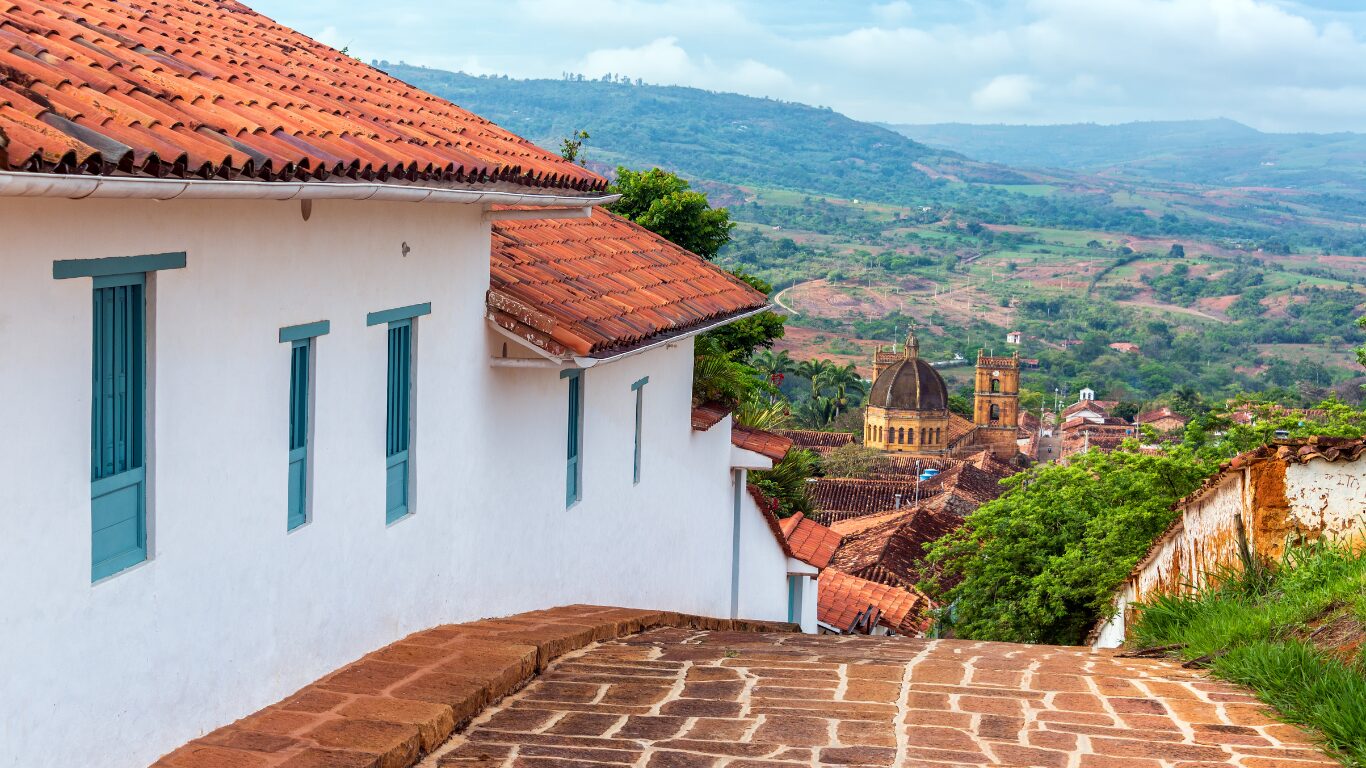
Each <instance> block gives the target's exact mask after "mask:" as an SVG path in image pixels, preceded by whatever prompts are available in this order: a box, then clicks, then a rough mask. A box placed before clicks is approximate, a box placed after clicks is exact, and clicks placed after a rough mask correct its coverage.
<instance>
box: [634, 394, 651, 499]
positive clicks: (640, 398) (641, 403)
mask: <svg viewBox="0 0 1366 768" xmlns="http://www.w3.org/2000/svg"><path fill="white" fill-rule="evenodd" d="M649 383H650V377H649V376H646V377H645V378H643V379H641V380H640V381H637V382H636V383H634V384H632V385H631V389H632V390H633V391H634V392H635V393H636V452H635V462H634V470H633V474H632V476H631V477H632V482H634V483H636V484H639V483H640V427H641V420H642V419H643V418H644V416H645V385H646V384H649Z"/></svg>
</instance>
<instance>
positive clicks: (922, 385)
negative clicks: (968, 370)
mask: <svg viewBox="0 0 1366 768" xmlns="http://www.w3.org/2000/svg"><path fill="white" fill-rule="evenodd" d="M873 366H874V369H875V371H876V375H875V376H874V377H873V385H872V386H871V387H870V388H869V390H868V402H867V408H866V409H865V410H864V416H863V444H864V445H866V446H867V447H869V448H873V449H876V450H879V451H887V452H895V453H903V454H910V455H913V456H940V455H943V454H944V453H945V451H946V450H947V442H948V440H949V430H948V426H949V406H948V401H949V391H948V387H946V386H945V385H944V379H943V377H942V376H940V375H939V372H938V371H936V370H935V369H934V366H933V365H931V364H930V363H929V362H928V361H926V360H922V359H920V340H919V339H917V338H916V337H915V329H914V328H912V329H911V332H910V335H909V336H908V337H907V339H906V348H905V349H904V350H903V351H902V353H901V354H900V355H895V354H894V353H890V352H886V351H884V350H882V349H879V350H878V351H877V352H876V353H875V355H874V358H873Z"/></svg>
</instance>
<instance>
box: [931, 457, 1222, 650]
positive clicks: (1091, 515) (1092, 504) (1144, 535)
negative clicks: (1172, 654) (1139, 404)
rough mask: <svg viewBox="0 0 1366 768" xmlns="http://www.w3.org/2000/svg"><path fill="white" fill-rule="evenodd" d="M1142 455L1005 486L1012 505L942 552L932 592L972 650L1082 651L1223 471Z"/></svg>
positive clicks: (984, 512) (1094, 460)
mask: <svg viewBox="0 0 1366 768" xmlns="http://www.w3.org/2000/svg"><path fill="white" fill-rule="evenodd" d="M1136 448H1137V446H1136V444H1134V443H1132V442H1131V443H1129V444H1128V446H1127V448H1126V449H1123V450H1117V451H1114V452H1111V453H1105V452H1101V451H1087V452H1085V453H1081V454H1078V455H1076V456H1075V457H1073V459H1072V460H1071V462H1070V463H1068V464H1046V465H1041V466H1038V467H1035V468H1033V469H1031V470H1029V471H1026V472H1022V473H1020V474H1018V475H1015V476H1013V477H1010V478H1007V479H1006V480H1005V481H1003V484H1004V485H1005V486H1007V491H1006V493H1005V494H1003V495H1002V496H1001V497H1000V498H998V499H996V500H995V501H992V502H989V503H987V504H984V505H982V506H981V507H979V508H978V509H977V510H976V511H975V512H973V513H972V514H971V515H969V516H968V518H967V520H966V522H965V524H964V526H963V527H962V528H960V529H959V530H958V531H955V532H954V533H951V534H949V535H947V536H945V537H944V538H942V539H940V540H939V541H937V542H935V543H934V544H932V545H931V546H930V549H929V553H928V556H927V560H928V561H929V563H930V564H931V565H932V566H934V567H935V570H936V572H937V573H936V576H935V577H934V578H932V579H931V580H929V581H928V582H927V583H926V584H924V585H923V586H924V587H925V588H926V589H927V590H929V592H930V594H931V595H937V596H938V597H939V600H940V602H941V603H944V604H951V605H952V606H953V608H952V611H951V612H949V611H946V612H945V615H944V616H943V617H941V621H942V622H944V623H945V624H947V625H949V626H951V628H952V630H953V631H954V633H955V634H957V635H958V636H959V637H964V638H969V639H976V640H1008V641H1013V642H1026V643H1059V644H1064V645H1074V644H1077V643H1080V642H1081V641H1082V639H1083V638H1084V637H1085V635H1086V632H1087V630H1088V629H1089V628H1090V627H1091V626H1092V625H1093V624H1094V623H1095V621H1096V620H1097V619H1098V618H1099V617H1100V616H1101V615H1102V614H1103V612H1104V611H1106V610H1108V609H1109V606H1110V600H1111V598H1112V597H1113V595H1114V591H1115V589H1116V588H1118V586H1119V585H1120V584H1121V583H1122V582H1123V581H1124V579H1125V577H1126V576H1127V575H1128V573H1129V571H1130V570H1131V569H1132V568H1133V566H1134V564H1135V563H1136V562H1137V561H1138V559H1139V557H1141V556H1142V555H1143V553H1144V552H1146V551H1147V549H1148V547H1149V546H1150V545H1151V544H1152V541H1153V539H1154V538H1156V536H1157V535H1158V534H1159V533H1161V532H1162V530H1163V529H1165V528H1166V527H1167V525H1168V524H1169V523H1170V522H1171V521H1172V518H1173V517H1174V515H1175V514H1176V513H1175V512H1173V511H1172V509H1171V506H1172V504H1173V503H1174V502H1176V501H1177V500H1178V499H1180V498H1181V497H1182V496H1185V495H1186V494H1187V493H1189V492H1191V491H1192V490H1194V489H1195V488H1196V486H1198V485H1199V483H1200V481H1201V480H1202V479H1203V478H1205V477H1206V476H1207V475H1209V474H1210V473H1211V472H1213V471H1214V469H1215V468H1216V467H1217V466H1218V465H1217V464H1216V463H1214V462H1209V461H1202V460H1200V459H1198V458H1197V457H1196V456H1195V455H1193V454H1192V453H1191V452H1190V451H1189V450H1188V449H1184V448H1177V449H1173V450H1172V451H1170V452H1166V453H1162V454H1158V455H1148V454H1144V453H1139V452H1138V451H1137V449H1136ZM945 587H947V588H945Z"/></svg>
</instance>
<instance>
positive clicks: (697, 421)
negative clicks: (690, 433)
mask: <svg viewBox="0 0 1366 768" xmlns="http://www.w3.org/2000/svg"><path fill="white" fill-rule="evenodd" d="M729 415H730V409H729V408H727V407H726V406H724V405H721V404H720V403H703V404H701V405H699V406H697V407H695V408H693V409H692V428H693V429H694V430H696V431H698V432H706V431H707V430H709V429H711V428H712V427H714V426H716V425H717V424H720V423H721V420H722V419H724V418H726V417H727V416H729Z"/></svg>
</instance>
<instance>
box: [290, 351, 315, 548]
mask: <svg viewBox="0 0 1366 768" xmlns="http://www.w3.org/2000/svg"><path fill="white" fill-rule="evenodd" d="M312 350H313V340H312V339H300V340H299V341H296V342H294V347H293V349H292V350H291V351H290V357H289V515H288V517H287V519H286V530H290V531H292V530H294V529H295V528H298V527H299V526H301V525H303V524H304V523H305V522H307V520H308V506H307V496H308V391H309V371H308V366H309V357H310V356H311V355H310V353H311V352H312Z"/></svg>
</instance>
